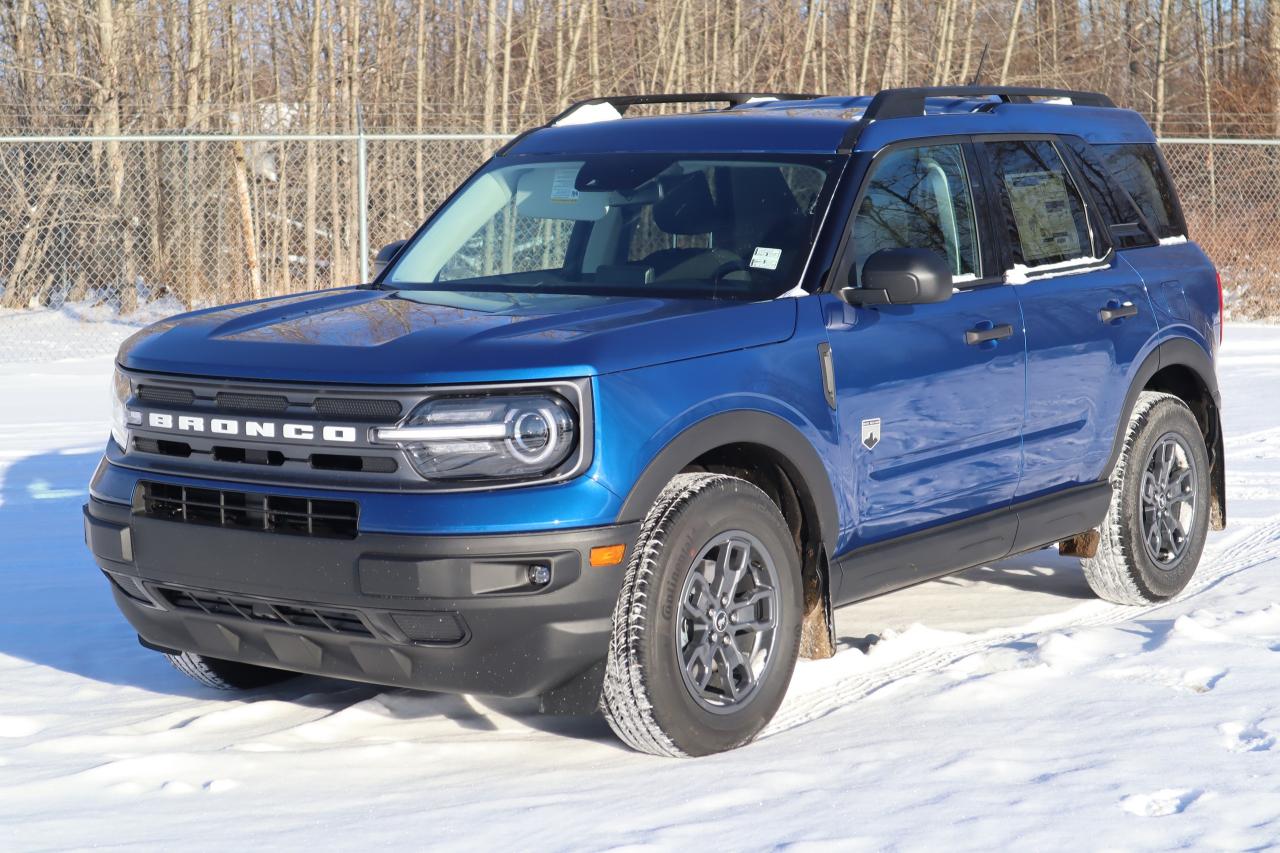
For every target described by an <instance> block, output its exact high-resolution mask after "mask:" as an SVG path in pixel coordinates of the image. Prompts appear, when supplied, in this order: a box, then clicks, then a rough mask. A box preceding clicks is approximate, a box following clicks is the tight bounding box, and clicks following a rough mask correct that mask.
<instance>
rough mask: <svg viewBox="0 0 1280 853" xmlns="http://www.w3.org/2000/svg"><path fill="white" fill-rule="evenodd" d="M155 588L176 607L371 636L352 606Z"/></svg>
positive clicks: (227, 616)
mask: <svg viewBox="0 0 1280 853" xmlns="http://www.w3.org/2000/svg"><path fill="white" fill-rule="evenodd" d="M156 590H157V591H158V592H159V593H160V594H161V595H163V596H164V600H165V602H166V603H167V604H168V605H169V606H171V607H173V608H176V609H178V610H198V611H201V612H203V613H205V614H207V615H209V616H218V617H222V618H231V619H244V620H246V621H249V622H263V623H268V624H271V623H274V624H277V625H282V626H286V627H289V628H305V629H307V630H312V631H328V632H330V633H333V634H347V635H351V636H357V637H373V636H374V633H373V631H371V630H369V626H367V625H365V623H364V620H363V619H361V618H360V614H358V613H356V612H355V611H353V610H341V609H337V608H330V607H307V606H304V605H300V604H287V603H284V602H276V601H267V600H265V599H253V598H242V597H240V596H235V595H228V594H226V593H221V592H206V591H203V590H192V589H181V588H179V587H169V586H159V587H156Z"/></svg>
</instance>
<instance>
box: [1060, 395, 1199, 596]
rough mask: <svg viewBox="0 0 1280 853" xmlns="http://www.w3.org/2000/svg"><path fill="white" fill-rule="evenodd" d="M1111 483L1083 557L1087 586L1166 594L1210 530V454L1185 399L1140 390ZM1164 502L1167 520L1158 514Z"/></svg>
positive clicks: (1179, 582)
mask: <svg viewBox="0 0 1280 853" xmlns="http://www.w3.org/2000/svg"><path fill="white" fill-rule="evenodd" d="M1158 453H1159V454H1161V458H1160V460H1157V459H1156V458H1155V457H1156V454H1158ZM1165 461H1168V464H1169V469H1170V470H1171V472H1172V473H1171V474H1170V475H1169V476H1165V475H1164V474H1163V465H1164V463H1165ZM1153 465H1154V466H1155V467H1154V468H1152V466H1153ZM1149 469H1150V477H1148V473H1149ZM1162 483H1163V484H1164V485H1161V484H1162ZM1111 486H1112V489H1113V494H1112V498H1111V506H1110V508H1109V509H1108V510H1107V517H1106V518H1105V519H1104V520H1103V522H1102V527H1101V528H1100V530H1099V534H1100V535H1099V541H1098V549H1097V552H1096V553H1095V554H1094V556H1093V557H1091V558H1086V559H1085V560H1083V561H1082V562H1083V566H1084V576H1085V578H1086V579H1087V580H1088V582H1089V587H1090V588H1091V589H1092V590H1093V591H1094V593H1095V594H1097V596H1098V597H1099V598H1103V599H1106V600H1107V601H1112V602H1115V603H1116V604H1150V603H1154V602H1159V601H1167V600H1169V599H1171V598H1173V597H1174V596H1175V595H1177V594H1178V593H1180V592H1181V591H1182V590H1183V589H1184V588H1185V587H1186V585H1187V583H1188V582H1190V580H1191V576H1192V575H1193V574H1195V570H1196V566H1197V565H1198V564H1199V562H1200V554H1201V552H1202V551H1203V550H1204V542H1205V538H1206V536H1207V535H1208V529H1209V500H1210V495H1209V492H1210V481H1209V453H1208V451H1207V450H1206V448H1205V444H1204V436H1203V434H1202V433H1201V432H1200V427H1199V425H1198V424H1197V423H1196V419H1195V416H1193V415H1192V414H1191V410H1190V409H1188V408H1187V405H1186V403H1184V402H1182V400H1180V399H1178V398H1177V397H1174V396H1173V395H1171V394H1163V393H1158V392H1154V391H1144V392H1142V394H1141V395H1139V397H1138V402H1137V405H1136V406H1134V411H1133V415H1132V416H1131V417H1130V419H1129V426H1128V430H1127V432H1126V433H1125V439H1124V447H1123V449H1122V450H1121V453H1120V458H1119V460H1118V461H1117V462H1116V467H1115V471H1113V472H1112V474H1111ZM1144 490H1149V494H1147V495H1145V496H1144ZM1163 507H1168V512H1169V513H1170V514H1172V516H1173V520H1172V521H1169V522H1167V523H1166V522H1162V521H1161V520H1160V517H1161V516H1162V515H1164V511H1163V509H1162V508H1163ZM1179 532H1180V533H1181V536H1179V535H1178V534H1179ZM1153 543H1154V545H1153Z"/></svg>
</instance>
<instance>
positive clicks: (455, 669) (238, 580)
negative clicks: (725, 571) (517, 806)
mask: <svg viewBox="0 0 1280 853" xmlns="http://www.w3.org/2000/svg"><path fill="white" fill-rule="evenodd" d="M84 514H85V537H86V540H87V542H88V544H89V547H90V548H91V550H92V551H93V553H94V557H95V558H96V560H97V562H98V564H99V566H101V568H102V569H103V570H104V571H105V572H107V574H108V576H109V577H110V578H111V581H112V587H113V589H112V591H113V593H114V595H115V600H116V603H117V604H118V606H119V607H120V609H121V611H122V612H123V613H124V615H125V617H126V618H127V619H128V620H129V622H130V623H131V624H132V625H133V626H134V628H135V629H136V630H137V632H138V635H139V637H140V639H141V640H142V641H143V642H144V643H145V644H147V645H149V646H152V647H157V648H161V649H170V650H177V651H192V652H198V653H200V654H204V655H208V656H210V657H215V658H223V659H226V660H236V661H242V662H244V663H251V664H259V665H262V666H268V667H275V668H278V669H287V670H293V671H296V672H305V673H311V674H315V675H326V676H333V677H337V678H346V679H351V680H355V681H365V682H371V683H375V684H385V685H390V686H396V687H410V688H417V689H427V690H442V691H448V692H460V693H461V692H466V693H471V692H474V693H485V694H491V695H500V696H539V695H543V694H546V693H548V692H550V691H553V690H554V689H555V688H557V687H559V686H561V685H563V684H565V683H567V682H570V681H572V680H573V679H574V677H575V676H577V675H579V674H581V673H583V672H586V671H587V670H589V669H591V668H592V666H593V665H595V664H597V663H598V662H599V661H600V660H602V659H603V658H604V656H605V652H606V650H607V647H608V638H609V631H610V622H611V617H612V613H613V606H614V602H615V600H616V599H617V595H618V590H619V588H620V587H621V584H622V573H623V564H619V565H615V566H610V567H592V566H591V565H590V561H589V557H588V554H589V552H590V549H591V548H593V547H597V546H605V545H615V544H625V545H626V546H627V550H628V552H629V551H630V548H631V545H632V543H633V542H634V541H635V537H636V534H637V532H638V531H637V528H638V525H619V526H611V527H600V528H591V529H586V530H570V531H562V532H554V533H528V534H520V535H504V536H476V537H459V536H442V537H424V536H407V535H399V534H381V533H360V534H358V535H356V536H355V537H354V538H351V539H334V538H313V537H308V536H301V535H288V534H281V533H274V532H263V531H254V530H243V529H227V528H222V527H217V526H209V525H200V524H192V523H183V522H181V521H172V520H161V519H156V518H150V517H147V516H146V515H143V514H141V513H137V512H134V511H133V510H132V508H131V507H129V506H124V505H120V504H113V503H107V502H104V501H99V500H96V499H91V500H90V502H89V504H88V505H86V506H85V513H84ZM624 564H625V561H624ZM531 567H541V568H544V569H546V570H547V571H548V573H549V579H548V580H547V581H546V582H545V583H541V584H535V583H533V582H531V576H532V577H534V578H535V579H538V580H541V578H537V575H538V574H541V572H538V573H531V572H530V568H531Z"/></svg>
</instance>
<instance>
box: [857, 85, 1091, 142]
mask: <svg viewBox="0 0 1280 853" xmlns="http://www.w3.org/2000/svg"><path fill="white" fill-rule="evenodd" d="M990 97H997V98H999V99H1000V101H1001V102H1002V103H1006V104H1029V103H1031V99H1032V98H1062V99H1066V100H1069V101H1071V104H1072V106H1077V107H1112V108H1114V107H1115V103H1114V102H1113V101H1112V100H1111V99H1110V98H1108V97H1107V96H1106V95H1102V94H1099V93H1098V92H1077V91H1074V90H1071V89H1040V88H1036V87H1032V86H920V87H918V88H913V89H882V90H881V91H879V92H877V93H876V95H875V97H873V98H872V99H871V103H869V104H867V108H866V109H865V110H864V111H863V113H862V118H861V119H860V120H859V121H858V122H857V123H856V124H854V126H853V127H851V128H849V131H848V133H846V134H845V135H844V139H842V140H841V141H840V147H839V149H837V150H839V151H841V152H844V153H848V152H850V151H852V150H853V149H854V148H855V147H856V146H857V144H858V137H860V136H861V135H862V131H864V130H866V128H867V126H868V125H870V124H871V123H872V122H876V121H883V120H884V119H890V118H915V117H917V116H922V115H924V114H925V111H924V110H925V101H926V99H928V98H990Z"/></svg>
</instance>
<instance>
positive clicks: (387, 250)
mask: <svg viewBox="0 0 1280 853" xmlns="http://www.w3.org/2000/svg"><path fill="white" fill-rule="evenodd" d="M408 242H409V241H408V240H397V241H395V242H394V243H388V244H387V245H385V246H383V247H382V248H381V249H379V250H378V254H376V255H374V256H373V269H372V273H373V277H374V278H377V277H378V276H380V275H382V271H383V270H385V269H386V268H387V264H389V263H391V261H392V259H393V258H395V256H396V255H397V254H399V252H400V250H401V249H402V248H404V244H405V243H408Z"/></svg>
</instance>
